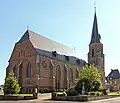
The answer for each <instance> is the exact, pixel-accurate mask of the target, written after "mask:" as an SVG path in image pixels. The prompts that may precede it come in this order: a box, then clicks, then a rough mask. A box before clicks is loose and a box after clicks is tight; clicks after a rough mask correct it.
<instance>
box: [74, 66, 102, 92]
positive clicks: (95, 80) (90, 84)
mask: <svg viewBox="0 0 120 103" xmlns="http://www.w3.org/2000/svg"><path fill="white" fill-rule="evenodd" d="M83 83H84V86H85V91H86V92H89V91H91V90H94V91H97V90H99V89H102V88H103V87H102V82H101V78H100V74H99V72H98V70H97V68H95V67H94V65H93V64H92V65H90V66H88V65H86V66H85V67H83V68H82V72H81V74H80V80H79V82H78V83H77V85H76V87H75V89H76V90H77V91H78V92H79V93H81V91H82V86H83Z"/></svg>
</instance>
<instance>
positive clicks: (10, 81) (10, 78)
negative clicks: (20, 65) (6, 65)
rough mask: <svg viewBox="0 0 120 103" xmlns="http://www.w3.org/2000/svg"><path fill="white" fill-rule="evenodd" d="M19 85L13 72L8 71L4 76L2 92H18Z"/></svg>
mask: <svg viewBox="0 0 120 103" xmlns="http://www.w3.org/2000/svg"><path fill="white" fill-rule="evenodd" d="M20 89H21V87H20V86H19V84H18V81H17V79H16V77H15V76H14V73H9V74H8V75H7V77H6V78H5V83H4V93H5V94H16V93H19V92H20Z"/></svg>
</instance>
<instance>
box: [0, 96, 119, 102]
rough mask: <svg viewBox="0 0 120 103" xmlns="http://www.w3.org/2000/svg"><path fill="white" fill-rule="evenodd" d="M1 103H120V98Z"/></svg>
mask: <svg viewBox="0 0 120 103" xmlns="http://www.w3.org/2000/svg"><path fill="white" fill-rule="evenodd" d="M0 103H120V97H117V98H111V99H104V100H98V101H90V102H73V101H48V100H44V101H43V100H28V101H25V100H22V101H0Z"/></svg>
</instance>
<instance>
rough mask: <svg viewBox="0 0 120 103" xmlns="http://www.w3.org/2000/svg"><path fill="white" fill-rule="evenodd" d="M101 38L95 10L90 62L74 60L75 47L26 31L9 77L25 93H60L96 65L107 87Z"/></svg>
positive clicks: (12, 55) (19, 42)
mask: <svg viewBox="0 0 120 103" xmlns="http://www.w3.org/2000/svg"><path fill="white" fill-rule="evenodd" d="M100 39H101V36H100V34H99V32H98V24H97V16H96V11H95V14H94V21H93V28H92V33H91V41H90V43H89V51H88V62H86V61H85V60H82V59H81V58H77V57H75V56H74V50H73V49H72V48H69V47H67V46H65V45H62V44H60V43H58V42H56V41H53V40H50V39H48V38H46V37H44V36H42V35H39V34H37V33H35V32H33V31H31V30H27V31H26V32H25V33H24V34H23V36H22V37H21V38H20V40H19V41H17V42H16V43H15V46H14V49H13V51H12V54H11V57H10V59H9V65H8V67H7V68H6V75H7V73H9V72H14V74H15V76H16V78H17V80H18V82H19V84H20V86H21V87H22V89H21V91H22V92H23V93H32V92H33V91H34V90H35V88H36V87H38V88H50V89H52V90H54V91H59V90H60V89H67V88H71V87H73V86H74V85H75V84H76V83H77V81H78V77H79V74H80V72H81V69H82V67H83V66H85V65H86V64H87V65H88V64H92V63H94V64H95V66H96V67H97V68H98V70H99V72H100V74H101V80H102V83H103V85H104V84H105V66H104V64H105V63H104V62H105V59H104V53H103V44H102V43H101V41H100Z"/></svg>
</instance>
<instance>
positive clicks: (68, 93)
mask: <svg viewBox="0 0 120 103" xmlns="http://www.w3.org/2000/svg"><path fill="white" fill-rule="evenodd" d="M66 93H67V96H76V95H78V92H77V91H76V90H75V89H73V88H71V89H69V90H67V91H66Z"/></svg>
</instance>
